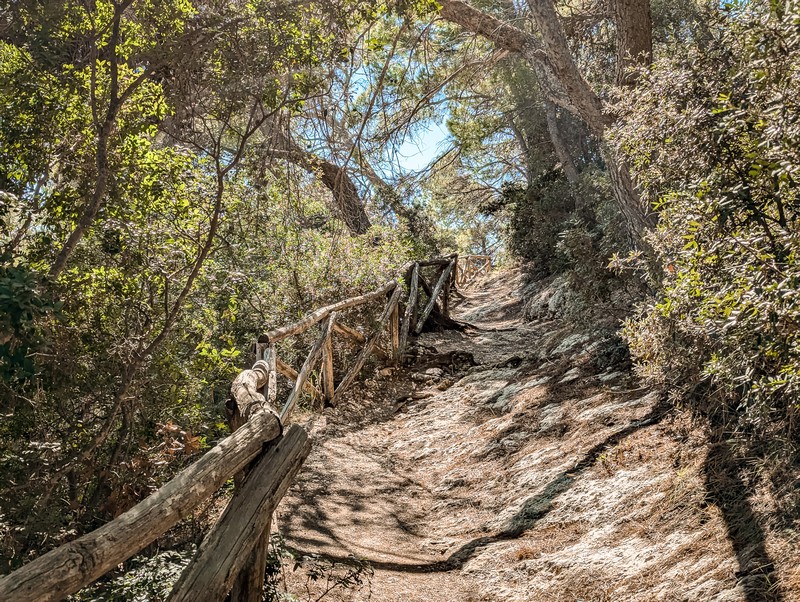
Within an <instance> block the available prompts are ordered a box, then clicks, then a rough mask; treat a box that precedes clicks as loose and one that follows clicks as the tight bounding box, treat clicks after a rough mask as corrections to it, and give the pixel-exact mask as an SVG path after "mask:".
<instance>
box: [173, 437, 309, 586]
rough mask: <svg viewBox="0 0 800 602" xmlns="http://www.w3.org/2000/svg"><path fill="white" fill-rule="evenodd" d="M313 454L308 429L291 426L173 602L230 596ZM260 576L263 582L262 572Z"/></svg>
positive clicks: (225, 516)
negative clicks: (303, 466) (280, 505)
mask: <svg viewBox="0 0 800 602" xmlns="http://www.w3.org/2000/svg"><path fill="white" fill-rule="evenodd" d="M310 451H311V441H310V440H309V439H308V435H307V434H306V432H305V430H304V429H303V428H302V427H300V426H298V425H292V426H291V427H290V428H289V429H287V431H286V433H285V435H284V436H283V437H282V438H281V439H279V440H278V441H277V442H275V443H274V444H273V445H271V446H270V447H269V448H268V449H267V450H266V451H265V452H264V453H263V454H262V456H261V457H260V458H259V460H258V462H256V465H255V466H254V467H253V470H252V471H251V473H250V475H249V477H248V479H247V481H246V482H245V483H244V485H243V487H242V489H241V494H240V495H238V496H234V497H233V499H231V501H230V503H229V504H228V507H227V508H225V512H224V513H223V514H222V516H221V517H220V519H219V520H218V521H217V523H216V524H215V525H214V527H213V528H212V529H211V531H210V532H209V533H208V535H207V536H206V538H205V539H204V540H203V543H202V544H201V546H200V549H199V550H198V552H197V554H196V555H195V557H194V559H193V560H192V562H191V563H190V564H189V566H187V567H186V568H185V569H184V571H183V573H182V574H181V576H180V579H179V580H178V583H176V584H175V587H174V588H173V590H172V593H171V594H170V596H169V602H197V601H198V600H203V601H204V602H205V601H208V602H218V601H221V600H223V599H224V598H225V596H226V595H227V594H228V592H229V591H230V590H231V587H232V586H233V582H234V579H235V578H236V576H237V575H238V574H239V573H240V572H241V570H242V568H243V567H244V566H245V564H246V563H247V562H248V561H249V558H250V554H251V552H252V550H253V549H254V548H255V546H256V544H257V543H258V541H259V540H260V539H261V538H262V537H263V534H264V531H265V529H266V526H267V523H268V522H269V520H270V517H271V516H272V513H273V512H274V510H275V507H276V506H277V505H278V502H279V501H280V499H281V498H282V497H283V496H284V494H285V493H286V491H287V489H288V488H289V485H290V484H291V482H292V480H293V479H294V477H295V475H296V474H297V473H298V471H299V470H300V467H301V466H302V464H303V462H304V461H305V459H306V457H307V456H308V454H309V452H310ZM261 576H262V579H263V573H262V575H261ZM262 584H263V581H262Z"/></svg>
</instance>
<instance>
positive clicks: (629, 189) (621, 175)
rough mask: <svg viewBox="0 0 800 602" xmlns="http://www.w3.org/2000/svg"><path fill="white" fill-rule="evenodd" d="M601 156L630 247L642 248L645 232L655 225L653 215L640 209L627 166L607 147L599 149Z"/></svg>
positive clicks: (639, 199) (637, 195) (638, 199)
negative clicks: (626, 230) (628, 233)
mask: <svg viewBox="0 0 800 602" xmlns="http://www.w3.org/2000/svg"><path fill="white" fill-rule="evenodd" d="M601 154H602V155H603V160H604V161H605V163H606V169H607V171H608V177H609V179H610V180H611V192H612V193H613V194H614V200H615V201H616V203H617V207H618V208H619V210H620V213H622V215H623V217H625V220H626V221H627V222H628V230H629V231H630V232H631V234H632V240H631V241H630V242H631V243H632V246H633V247H634V248H640V249H641V248H642V247H643V246H644V245H645V243H644V242H643V241H642V239H643V237H644V235H645V234H646V232H647V231H648V230H649V229H651V228H652V227H653V226H655V224H656V216H655V214H654V213H652V212H650V213H646V212H645V211H644V209H643V207H642V200H641V197H640V196H639V193H638V192H637V191H636V189H635V187H634V185H633V181H632V180H631V174H630V171H629V170H628V165H627V163H625V162H624V161H620V160H619V159H618V158H617V156H616V155H615V154H614V152H613V151H611V150H610V149H609V148H608V146H606V145H603V146H602V147H601Z"/></svg>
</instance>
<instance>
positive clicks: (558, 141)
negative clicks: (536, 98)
mask: <svg viewBox="0 0 800 602" xmlns="http://www.w3.org/2000/svg"><path fill="white" fill-rule="evenodd" d="M544 110H545V118H546V119H547V131H548V133H549V134H550V142H552V144H553V150H554V151H555V153H556V157H558V160H559V161H560V162H561V169H563V170H564V175H565V176H566V177H567V181H568V182H569V183H570V184H577V183H578V170H577V168H576V167H575V163H574V162H573V160H572V155H571V154H570V152H569V149H568V148H567V143H566V142H565V141H564V138H563V137H562V136H561V131H560V130H559V129H558V114H557V113H556V105H554V104H553V103H552V102H551V101H549V100H547V99H545V101H544Z"/></svg>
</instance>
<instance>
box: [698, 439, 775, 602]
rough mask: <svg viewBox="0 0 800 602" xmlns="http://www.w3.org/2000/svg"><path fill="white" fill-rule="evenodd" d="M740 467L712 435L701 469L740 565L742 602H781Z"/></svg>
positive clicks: (731, 453)
mask: <svg viewBox="0 0 800 602" xmlns="http://www.w3.org/2000/svg"><path fill="white" fill-rule="evenodd" d="M742 464H743V463H742V460H741V459H739V458H737V457H736V456H735V454H734V453H733V451H732V450H731V449H730V446H729V445H728V443H727V442H726V441H725V440H724V434H723V433H721V432H717V433H714V434H713V435H712V438H711V444H710V448H709V451H708V456H707V457H706V462H705V466H704V467H703V471H704V472H705V479H706V490H707V492H708V499H709V501H710V502H711V503H713V504H715V505H716V506H717V507H718V508H719V509H720V510H721V511H722V516H723V518H724V520H725V526H726V528H727V530H728V539H729V540H730V542H731V545H732V546H733V549H734V552H736V560H737V562H738V563H739V570H738V571H737V572H736V578H737V580H738V582H739V584H740V585H741V586H742V589H743V590H744V595H745V601H746V602H782V601H783V600H784V597H783V594H782V592H781V588H780V585H779V583H778V577H777V573H776V572H775V565H774V564H773V562H772V560H771V559H770V557H769V554H768V553H767V550H766V546H765V544H764V530H763V529H762V527H761V525H760V524H759V523H758V518H757V517H756V515H755V513H754V512H753V507H752V505H751V504H750V501H749V500H748V495H749V493H750V491H749V488H748V487H747V485H746V484H745V482H744V479H743V478H742V471H743V465H742Z"/></svg>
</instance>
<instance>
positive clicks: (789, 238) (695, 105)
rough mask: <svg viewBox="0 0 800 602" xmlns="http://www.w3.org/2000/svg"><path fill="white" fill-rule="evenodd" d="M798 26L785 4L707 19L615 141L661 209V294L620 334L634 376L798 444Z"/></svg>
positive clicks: (630, 100) (646, 80) (651, 78)
mask: <svg viewBox="0 0 800 602" xmlns="http://www.w3.org/2000/svg"><path fill="white" fill-rule="evenodd" d="M770 6H771V8H770ZM799 26H800V9H799V8H798V4H797V3H796V2H787V3H782V2H776V3H769V5H767V4H766V3H765V5H764V6H760V5H756V4H754V3H746V4H738V5H736V8H735V9H734V8H731V9H729V10H727V11H723V12H722V13H720V14H719V15H716V16H715V17H714V20H711V21H710V27H709V31H710V32H714V33H713V35H709V36H707V37H706V38H704V39H695V40H691V41H689V42H688V43H687V41H686V40H683V41H682V42H681V43H679V44H676V45H675V46H674V47H672V48H669V49H668V51H667V52H666V53H665V56H664V57H662V58H661V59H659V60H658V61H657V62H656V63H655V65H654V67H653V69H652V72H651V73H644V74H642V79H641V82H640V86H639V88H638V91H637V92H636V93H634V94H629V95H627V96H626V98H624V99H622V100H621V102H620V109H621V110H622V112H623V113H624V115H625V120H624V124H623V125H622V126H621V127H619V128H618V130H617V131H616V132H615V134H614V140H615V143H616V144H617V146H618V147H619V149H621V150H623V151H624V152H626V153H627V155H628V157H629V158H630V161H631V163H632V165H633V166H634V171H635V173H636V175H637V176H638V178H639V181H640V182H641V185H642V187H643V189H644V191H645V192H646V194H647V195H648V197H649V200H651V201H653V202H655V203H656V206H657V207H658V208H659V210H660V223H659V226H658V229H657V232H655V233H654V234H653V236H652V237H651V240H650V242H651V244H652V246H653V249H654V250H655V253H656V254H657V257H658V258H659V260H660V262H661V265H662V281H661V283H660V291H659V293H658V295H657V296H656V297H655V298H653V299H651V300H650V301H648V302H647V303H645V304H643V305H642V306H641V307H640V312H639V315H638V317H637V318H636V319H634V320H631V321H629V322H628V323H627V326H626V329H625V333H626V338H627V340H628V341H629V343H630V345H631V349H632V353H633V355H634V358H635V360H636V361H637V364H638V367H639V371H640V372H641V374H642V375H643V376H644V377H645V378H646V380H647V381H648V382H651V383H656V384H661V385H664V386H669V388H670V389H671V391H672V392H673V395H674V396H675V397H676V398H677V399H679V400H682V401H691V402H693V403H695V404H699V405H700V406H701V407H703V408H706V409H709V410H711V411H712V412H723V413H726V414H727V413H732V414H734V415H735V416H736V419H737V420H739V421H740V424H741V425H744V426H746V427H747V429H748V430H750V432H753V433H760V434H764V433H766V432H775V429H776V428H777V429H779V430H782V431H784V432H788V433H789V434H793V436H795V437H796V435H797V418H798V410H799V409H800V405H799V404H798V401H797V399H798V393H800V330H799V329H798V327H799V326H800V297H799V296H798V286H799V285H800V238H799V237H798V225H799V224H798V218H800V199H799V198H798V182H800V180H799V179H798V172H800V144H798V143H799V142H800V111H799V110H798V104H797V98H798V97H799V96H800V80H798V78H797V68H798V65H800V29H799V28H798V27H799Z"/></svg>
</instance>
